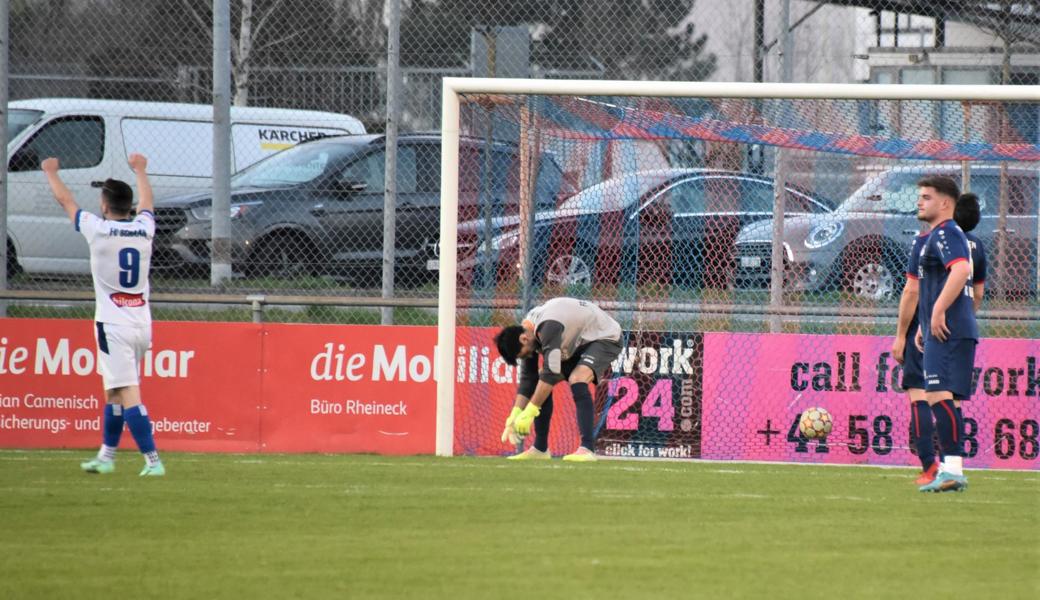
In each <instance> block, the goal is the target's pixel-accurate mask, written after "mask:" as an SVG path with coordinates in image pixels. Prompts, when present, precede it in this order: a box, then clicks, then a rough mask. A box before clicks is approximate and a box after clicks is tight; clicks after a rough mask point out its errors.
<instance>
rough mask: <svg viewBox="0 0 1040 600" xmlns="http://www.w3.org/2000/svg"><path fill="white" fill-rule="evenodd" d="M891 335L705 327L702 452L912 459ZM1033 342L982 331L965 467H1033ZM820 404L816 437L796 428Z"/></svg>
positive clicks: (885, 461)
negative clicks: (828, 422) (821, 429)
mask: <svg viewBox="0 0 1040 600" xmlns="http://www.w3.org/2000/svg"><path fill="white" fill-rule="evenodd" d="M890 347H891V338H888V337H873V336H857V335H828V336H817V335H802V334H769V335H762V334H731V333H706V334H704V373H703V397H702V423H701V427H702V438H701V457H702V458H707V459H719V460H764V461H797V462H823V463H847V464H857V463H859V464H878V465H912V464H917V459H916V457H915V456H914V455H913V454H912V453H911V451H910V443H909V404H908V400H907V398H906V393H905V392H904V391H903V390H902V389H901V388H899V383H900V381H901V372H902V369H901V367H900V366H899V365H898V364H897V363H896V362H895V360H893V359H892V357H891V353H890ZM1038 357H1040V340H1025V339H984V340H981V341H980V343H979V346H978V350H977V352H976V357H975V376H974V380H973V392H972V397H971V400H969V401H967V402H965V403H964V415H965V429H966V430H967V431H966V434H965V449H966V452H967V455H968V457H967V458H966V459H965V464H966V466H968V467H969V468H1006V469H1040V460H1038V459H1037V456H1038V455H1040V440H1038V435H1040V427H1038V424H1037V421H1038V419H1040V364H1038V360H1037V359H1038ZM812 406H819V407H823V408H825V409H827V410H828V411H829V412H830V413H831V415H832V416H833V418H834V430H833V431H832V432H831V434H830V435H829V436H827V439H826V441H825V442H823V443H819V442H815V441H808V442H807V441H805V440H804V439H803V438H802V437H801V436H799V435H798V433H797V428H796V422H797V418H798V415H799V414H800V413H801V412H802V411H803V410H805V409H806V408H809V407H812Z"/></svg>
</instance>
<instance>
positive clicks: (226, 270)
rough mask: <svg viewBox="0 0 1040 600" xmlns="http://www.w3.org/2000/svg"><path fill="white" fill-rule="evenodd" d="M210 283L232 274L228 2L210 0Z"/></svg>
mask: <svg viewBox="0 0 1040 600" xmlns="http://www.w3.org/2000/svg"><path fill="white" fill-rule="evenodd" d="M212 219H213V220H212V221H211V222H212V224H213V230H212V238H211V239H212V246H213V250H212V254H211V256H210V284H211V285H213V286H219V285H221V284H222V283H223V282H224V280H225V279H230V278H231V237H230V236H231V6H230V0H214V2H213V216H212Z"/></svg>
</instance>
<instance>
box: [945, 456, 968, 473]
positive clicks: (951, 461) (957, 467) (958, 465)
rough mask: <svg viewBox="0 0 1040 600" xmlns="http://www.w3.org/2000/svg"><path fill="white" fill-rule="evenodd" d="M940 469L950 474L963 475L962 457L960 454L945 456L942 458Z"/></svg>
mask: <svg viewBox="0 0 1040 600" xmlns="http://www.w3.org/2000/svg"><path fill="white" fill-rule="evenodd" d="M942 470H943V471H946V472H947V473H949V474H950V475H957V476H958V477H961V476H963V475H964V459H963V458H962V457H960V456H947V457H946V458H945V459H943V464H942Z"/></svg>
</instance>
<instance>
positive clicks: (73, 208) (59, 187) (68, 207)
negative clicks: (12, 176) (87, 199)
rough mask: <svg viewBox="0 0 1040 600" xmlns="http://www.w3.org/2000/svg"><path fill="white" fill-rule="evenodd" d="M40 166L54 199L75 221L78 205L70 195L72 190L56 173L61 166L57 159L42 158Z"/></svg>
mask: <svg viewBox="0 0 1040 600" xmlns="http://www.w3.org/2000/svg"><path fill="white" fill-rule="evenodd" d="M40 167H41V168H42V169H43V173H44V175H46V176H47V183H48V184H50V186H51V193H52V194H54V199H55V200H57V201H58V204H60V205H61V207H62V208H63V209H65V214H67V215H68V216H69V219H70V220H72V222H75V221H76V213H78V212H79V205H78V204H76V199H75V198H74V197H73V196H72V192H71V191H70V190H69V188H68V186H66V185H65V182H63V181H62V180H61V177H60V176H59V175H58V169H60V168H61V165H59V164H58V159H56V158H47V159H44V161H43V164H41V165H40Z"/></svg>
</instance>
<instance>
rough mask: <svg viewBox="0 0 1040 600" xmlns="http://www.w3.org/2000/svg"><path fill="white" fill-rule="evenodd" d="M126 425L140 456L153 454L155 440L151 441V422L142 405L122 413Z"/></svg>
mask: <svg viewBox="0 0 1040 600" xmlns="http://www.w3.org/2000/svg"><path fill="white" fill-rule="evenodd" d="M123 415H124V418H125V419H126V424H127V426H128V427H130V434H131V435H133V436H134V441H135V442H137V449H138V450H140V451H141V454H147V453H149V452H155V440H153V439H152V422H151V420H150V419H149V418H148V410H147V409H145V407H144V405H143V404H138V405H137V406H135V407H133V408H128V409H126V410H124V411H123Z"/></svg>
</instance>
